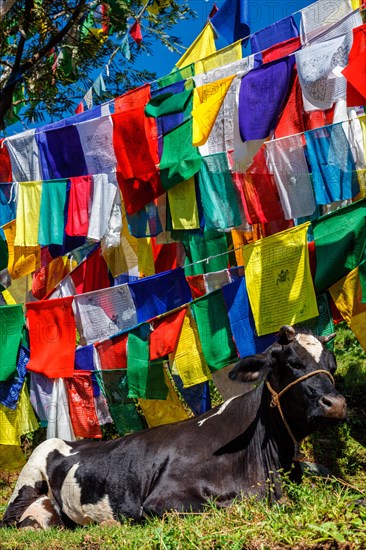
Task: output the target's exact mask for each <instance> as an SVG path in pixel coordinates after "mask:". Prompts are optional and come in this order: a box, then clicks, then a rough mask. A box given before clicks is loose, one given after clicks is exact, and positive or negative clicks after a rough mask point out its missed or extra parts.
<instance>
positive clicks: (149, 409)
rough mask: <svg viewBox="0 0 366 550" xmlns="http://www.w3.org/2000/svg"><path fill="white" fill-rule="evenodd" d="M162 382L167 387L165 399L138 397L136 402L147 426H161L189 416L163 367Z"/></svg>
mask: <svg viewBox="0 0 366 550" xmlns="http://www.w3.org/2000/svg"><path fill="white" fill-rule="evenodd" d="M163 374H164V383H165V385H166V387H167V389H168V394H167V397H166V399H139V400H138V404H139V406H140V407H141V410H142V412H143V414H144V417H145V420H146V422H147V425H148V427H149V428H153V427H154V426H161V425H163V424H172V423H173V422H179V421H180V420H186V419H187V418H189V414H188V412H187V411H186V409H185V408H184V406H183V404H182V401H181V399H180V398H179V397H178V395H177V392H176V391H175V390H174V388H173V385H172V382H171V381H170V378H169V376H168V374H167V372H166V369H165V368H164V369H163Z"/></svg>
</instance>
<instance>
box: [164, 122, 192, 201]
mask: <svg viewBox="0 0 366 550" xmlns="http://www.w3.org/2000/svg"><path fill="white" fill-rule="evenodd" d="M192 124H193V122H192V119H189V120H187V121H186V122H183V124H181V125H180V126H178V127H177V128H175V129H174V130H172V131H171V132H169V133H167V134H165V135H164V145H163V155H162V157H161V161H160V179H161V183H162V185H163V188H164V189H165V191H167V190H168V189H171V188H172V187H174V185H178V183H181V182H182V181H185V180H188V179H189V178H191V177H192V176H194V175H195V174H197V172H198V171H199V170H200V168H201V162H202V157H201V155H200V152H199V150H198V148H197V147H194V146H193V145H192Z"/></svg>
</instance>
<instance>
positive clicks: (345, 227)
mask: <svg viewBox="0 0 366 550" xmlns="http://www.w3.org/2000/svg"><path fill="white" fill-rule="evenodd" d="M365 220H366V199H362V200H360V201H357V202H355V203H353V204H350V205H348V206H344V207H343V208H339V209H338V210H336V211H335V212H331V213H330V214H327V215H326V216H322V217H320V218H318V219H317V220H314V221H313V222H312V228H313V232H314V242H315V252H316V274H315V281H314V284H315V288H316V290H317V292H318V293H319V292H323V291H324V290H326V289H328V288H329V287H330V286H331V285H333V284H335V283H336V282H337V281H339V280H340V279H341V278H342V277H344V276H345V275H346V274H347V273H348V272H349V271H351V270H352V269H355V268H356V267H357V266H358V265H359V264H360V263H361V261H362V259H363V257H364V253H365V247H366V223H365Z"/></svg>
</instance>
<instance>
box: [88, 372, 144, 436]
mask: <svg viewBox="0 0 366 550" xmlns="http://www.w3.org/2000/svg"><path fill="white" fill-rule="evenodd" d="M95 374H96V376H97V379H98V383H99V385H100V387H101V390H102V393H103V395H104V396H105V398H106V400H107V403H108V408H109V411H110V413H111V416H112V418H113V422H114V424H115V426H116V428H117V431H118V433H119V434H120V435H125V434H126V433H130V432H138V431H140V430H142V428H143V425H142V421H141V419H140V417H139V415H138V413H137V411H136V407H135V403H134V402H133V399H131V398H129V397H128V391H129V388H128V382H127V369H118V370H107V371H105V370H104V371H95Z"/></svg>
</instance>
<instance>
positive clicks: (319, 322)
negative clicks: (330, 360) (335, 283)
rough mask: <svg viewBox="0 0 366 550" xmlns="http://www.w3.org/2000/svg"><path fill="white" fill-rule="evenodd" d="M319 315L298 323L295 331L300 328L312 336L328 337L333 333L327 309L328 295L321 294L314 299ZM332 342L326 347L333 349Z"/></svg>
mask: <svg viewBox="0 0 366 550" xmlns="http://www.w3.org/2000/svg"><path fill="white" fill-rule="evenodd" d="M316 302H317V306H318V311H319V315H318V317H313V318H312V319H308V320H307V321H304V323H298V324H296V325H295V328H296V331H300V330H301V329H302V328H307V329H310V330H311V332H312V333H313V334H316V335H317V336H329V334H332V333H333V332H334V322H333V317H332V313H331V311H330V307H329V300H328V294H327V293H326V292H323V293H322V294H319V295H318V296H317V297H316ZM333 345H334V342H333V340H331V341H330V342H329V343H328V344H327V347H329V348H330V349H333Z"/></svg>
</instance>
